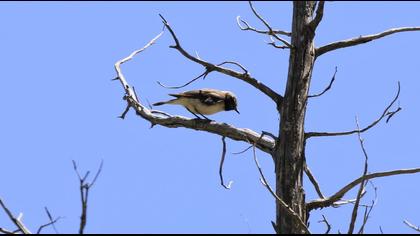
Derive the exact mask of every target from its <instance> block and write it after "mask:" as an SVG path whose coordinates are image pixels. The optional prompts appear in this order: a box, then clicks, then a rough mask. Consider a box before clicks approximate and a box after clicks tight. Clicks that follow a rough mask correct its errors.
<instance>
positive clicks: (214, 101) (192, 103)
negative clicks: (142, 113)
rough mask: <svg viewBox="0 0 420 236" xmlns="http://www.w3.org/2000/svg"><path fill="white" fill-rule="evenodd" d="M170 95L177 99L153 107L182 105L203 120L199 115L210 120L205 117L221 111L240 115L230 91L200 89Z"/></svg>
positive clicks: (236, 102)
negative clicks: (232, 111)
mask: <svg viewBox="0 0 420 236" xmlns="http://www.w3.org/2000/svg"><path fill="white" fill-rule="evenodd" d="M169 95H170V96H172V97H175V99H172V100H169V101H166V102H157V103H155V104H153V106H160V105H164V104H178V105H182V106H184V107H185V108H186V109H187V110H188V111H189V112H191V113H192V114H193V115H194V116H196V117H197V118H198V119H201V118H200V117H199V116H198V115H197V114H199V115H202V116H203V117H204V118H206V119H207V120H209V118H207V117H206V116H205V115H212V114H214V113H217V112H221V111H231V110H234V111H236V112H237V113H238V114H240V113H239V111H238V101H237V99H236V97H235V95H234V94H233V93H232V92H229V91H220V90H216V89H200V90H191V91H186V92H183V93H178V94H169Z"/></svg>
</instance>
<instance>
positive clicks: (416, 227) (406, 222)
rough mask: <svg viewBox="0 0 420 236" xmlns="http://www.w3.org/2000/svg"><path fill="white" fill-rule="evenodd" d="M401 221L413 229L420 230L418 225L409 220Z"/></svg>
mask: <svg viewBox="0 0 420 236" xmlns="http://www.w3.org/2000/svg"><path fill="white" fill-rule="evenodd" d="M403 222H404V224H406V225H407V226H408V227H410V228H412V229H413V230H415V231H417V232H420V227H418V226H415V225H413V224H411V223H410V222H408V220H404V221H403Z"/></svg>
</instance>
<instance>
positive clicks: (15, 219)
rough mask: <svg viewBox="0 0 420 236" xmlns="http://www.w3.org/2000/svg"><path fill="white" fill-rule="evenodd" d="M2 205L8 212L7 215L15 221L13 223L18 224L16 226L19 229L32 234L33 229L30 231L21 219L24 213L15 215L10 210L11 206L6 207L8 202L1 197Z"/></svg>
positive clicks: (0, 202) (0, 203)
mask: <svg viewBox="0 0 420 236" xmlns="http://www.w3.org/2000/svg"><path fill="white" fill-rule="evenodd" d="M0 206H1V207H2V208H3V210H4V211H5V212H6V214H7V216H8V217H9V219H10V220H11V221H12V222H13V224H15V225H16V227H17V228H18V229H19V231H21V232H22V233H23V234H31V231H29V230H28V228H26V226H25V225H24V224H23V223H22V221H21V218H22V217H21V216H22V215H20V216H19V217H17V218H16V217H14V216H13V214H12V212H11V211H10V210H9V208H7V207H6V204H4V202H3V200H2V199H1V198H0Z"/></svg>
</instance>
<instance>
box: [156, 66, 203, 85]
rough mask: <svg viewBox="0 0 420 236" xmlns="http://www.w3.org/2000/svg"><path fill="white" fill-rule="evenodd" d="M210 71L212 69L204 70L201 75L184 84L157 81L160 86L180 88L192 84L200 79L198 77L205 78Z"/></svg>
mask: <svg viewBox="0 0 420 236" xmlns="http://www.w3.org/2000/svg"><path fill="white" fill-rule="evenodd" d="M210 72H211V70H207V69H206V71H204V72H203V73H202V74H200V75H199V76H197V77H195V78H194V79H192V80H190V81H188V82H187V83H185V84H183V85H180V86H167V85H164V84H162V83H161V82H160V81H157V83H158V84H159V85H160V86H162V87H164V88H167V89H180V88H184V87H186V86H188V85H190V84H191V83H193V82H194V81H196V80H198V79H200V78H203V79H205V78H206V76H207V75H208V74H209V73H210Z"/></svg>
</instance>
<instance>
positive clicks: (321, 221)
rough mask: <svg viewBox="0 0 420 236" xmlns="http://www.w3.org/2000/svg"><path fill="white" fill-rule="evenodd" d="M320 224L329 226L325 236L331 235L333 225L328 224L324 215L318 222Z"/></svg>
mask: <svg viewBox="0 0 420 236" xmlns="http://www.w3.org/2000/svg"><path fill="white" fill-rule="evenodd" d="M318 223H325V225H326V226H327V231H325V233H324V234H329V233H330V231H331V225H330V223H329V222H328V220H327V218H325V216H324V215H322V220H320V221H318Z"/></svg>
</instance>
